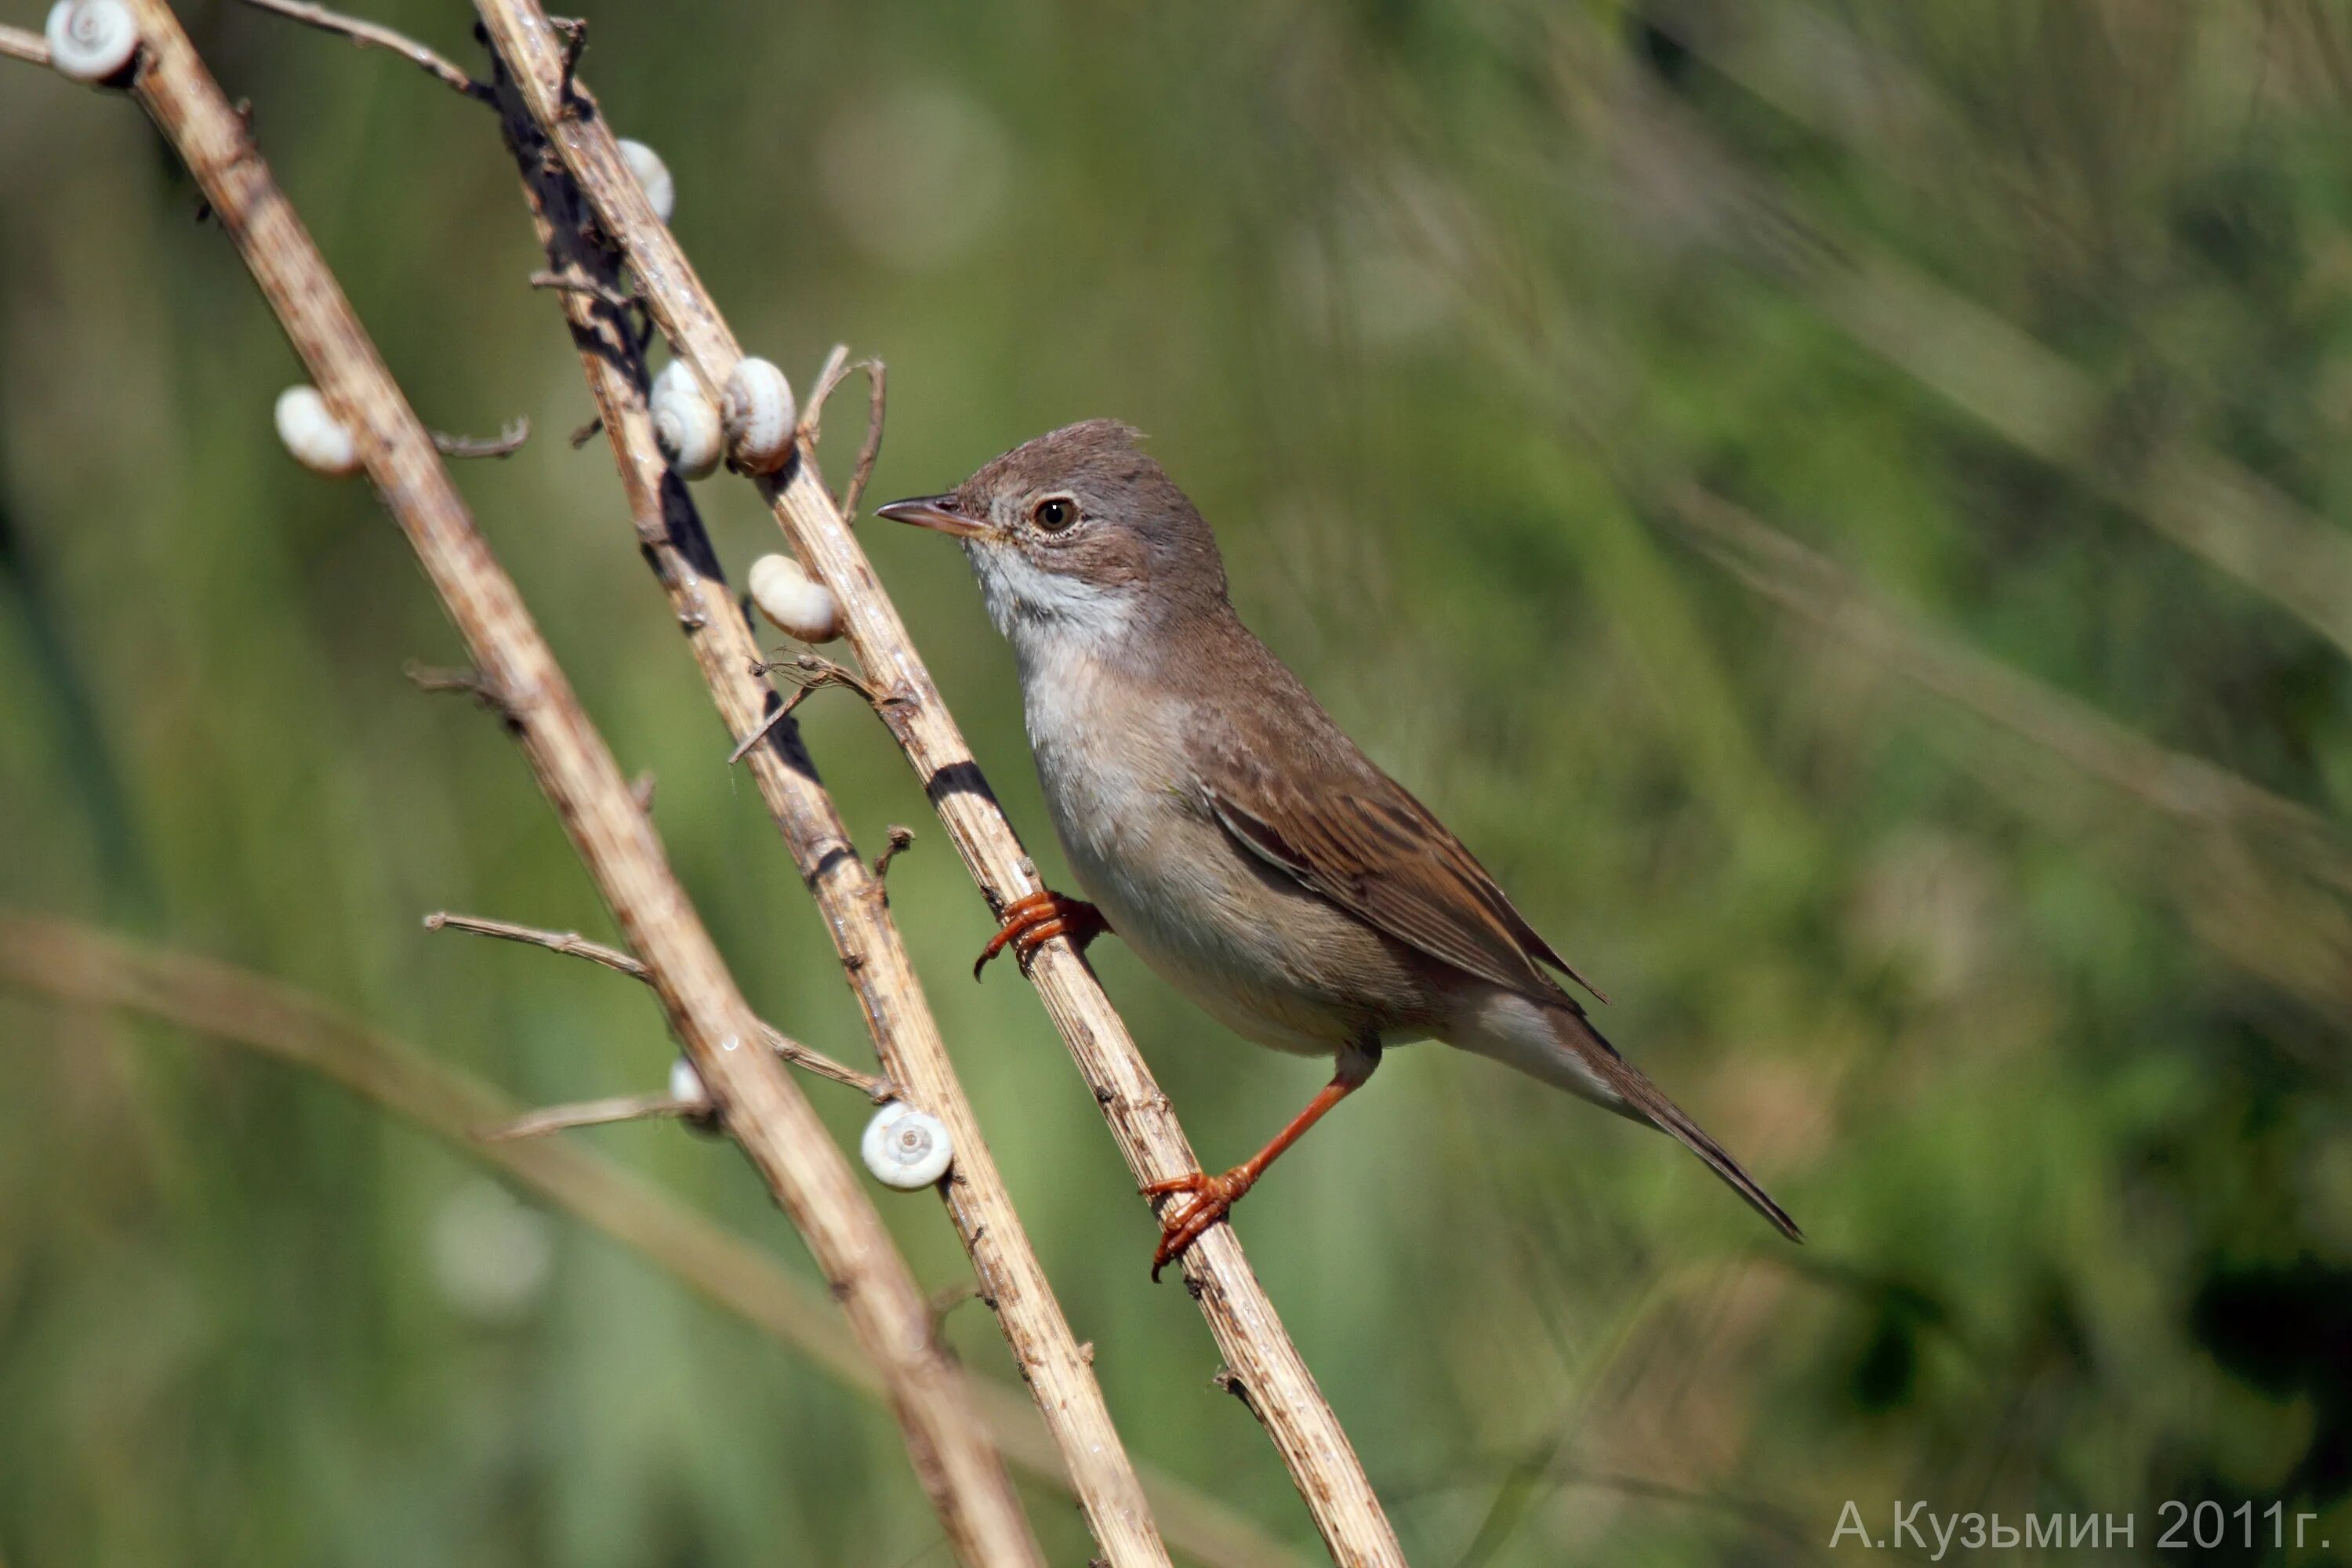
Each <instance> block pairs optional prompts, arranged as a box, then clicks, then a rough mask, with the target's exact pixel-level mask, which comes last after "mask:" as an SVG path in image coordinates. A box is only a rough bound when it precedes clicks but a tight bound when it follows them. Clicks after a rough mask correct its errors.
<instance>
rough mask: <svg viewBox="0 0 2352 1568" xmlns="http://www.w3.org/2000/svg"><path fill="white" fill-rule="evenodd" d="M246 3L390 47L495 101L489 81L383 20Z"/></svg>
mask: <svg viewBox="0 0 2352 1568" xmlns="http://www.w3.org/2000/svg"><path fill="white" fill-rule="evenodd" d="M245 3H246V4H247V5H251V6H253V7H254V8H255V9H256V10H260V11H272V12H275V13H277V14H278V16H284V17H286V18H287V19H288V20H289V21H294V22H299V23H301V24H302V25H303V26H306V27H316V28H318V29H319V30H320V32H322V33H333V34H335V35H337V36H338V37H344V38H348V39H350V40H351V41H352V43H353V44H356V45H358V46H359V47H362V48H377V49H389V50H391V51H392V52H393V53H394V54H396V55H398V56H400V57H401V58H404V59H405V60H407V61H408V62H409V64H411V65H414V66H416V67H417V68H420V69H422V70H423V71H424V72H425V74H426V75H427V76H431V77H436V78H437V79H440V80H441V81H442V82H444V83H446V85H447V86H449V87H451V88H453V89H456V90H457V91H458V92H460V93H463V94H464V95H465V96H466V97H467V98H470V99H472V100H474V101H475V102H477V103H488V102H489V101H490V100H491V93H490V89H489V86H488V83H486V82H478V81H476V80H475V79H473V78H472V77H470V76H468V75H467V74H466V73H465V72H464V71H462V70H460V69H458V68H457V67H456V66H455V65H453V64H451V63H450V62H449V61H448V60H447V59H446V58H443V57H442V56H441V55H439V54H437V53H436V52H435V51H434V50H432V49H429V48H427V47H425V46H424V45H423V44H420V43H418V42H417V41H416V40H415V39H414V38H412V37H407V36H406V35H405V34H403V33H398V32H395V31H394V30H393V29H392V28H390V27H386V26H382V25H381V24H379V23H375V22H363V21H362V20H360V19H359V18H358V17H356V16H344V15H343V14H342V13H341V12H340V11H330V10H328V9H327V8H326V7H325V6H324V5H307V4H304V3H303V0H245Z"/></svg>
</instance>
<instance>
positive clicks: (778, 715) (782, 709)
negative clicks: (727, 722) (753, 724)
mask: <svg viewBox="0 0 2352 1568" xmlns="http://www.w3.org/2000/svg"><path fill="white" fill-rule="evenodd" d="M815 689H816V687H815V686H814V684H811V685H808V686H803V687H802V688H801V689H799V690H797V691H795V692H793V694H792V695H791V696H790V697H787V698H785V699H784V700H782V702H779V703H777V704H776V706H775V707H774V708H773V709H772V710H770V712H769V714H768V716H767V717H766V718H764V719H762V720H761V721H760V726H759V728H758V729H756V730H753V731H751V733H750V734H748V735H746V736H744V737H743V738H742V739H741V740H740V741H738V742H735V749H734V750H733V751H731V752H728V753H727V765H728V766H729V767H730V768H731V767H733V766H734V765H735V764H736V763H740V762H741V761H742V760H743V758H744V756H745V755H746V753H748V752H750V751H751V748H752V747H754V746H756V745H758V744H759V743H760V742H762V741H764V740H766V739H767V738H768V736H769V734H770V733H771V732H772V731H774V729H775V727H776V726H777V725H779V724H781V723H782V722H784V721H786V720H787V719H790V718H791V717H792V716H793V709H795V708H798V707H799V706H800V705H801V704H802V703H803V702H805V701H807V700H808V696H809V693H810V692H812V691H814V690H815Z"/></svg>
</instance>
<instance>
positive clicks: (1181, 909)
mask: <svg viewBox="0 0 2352 1568" xmlns="http://www.w3.org/2000/svg"><path fill="white" fill-rule="evenodd" d="M1022 654H1023V657H1022V686H1023V692H1024V707H1025V710H1026V718H1027V722H1028V730H1029V742H1030V747H1031V750H1032V751H1033V752H1034V753H1035V756H1036V761H1037V773H1038V778H1039V781H1040V782H1041V783H1042V784H1044V786H1045V805H1046V810H1047V813H1048V815H1049V816H1051V817H1052V819H1053V823H1054V831H1055V837H1058V838H1059V839H1060V840H1061V843H1062V848H1063V852H1064V853H1065V854H1066V855H1067V856H1068V858H1069V861H1070V868H1071V870H1072V871H1073V872H1074V873H1076V877H1077V879H1078V882H1079V884H1080V886H1081V887H1082V888H1083V889H1085V891H1086V895H1087V897H1088V898H1089V899H1091V900H1094V901H1095V903H1096V904H1097V905H1098V906H1100V908H1101V910H1102V911H1103V913H1104V914H1105V915H1106V916H1107V917H1108V919H1109V921H1110V923H1111V927H1112V929H1113V930H1114V931H1116V932H1117V933H1118V936H1119V937H1120V938H1121V939H1123V940H1124V941H1125V942H1127V944H1128V945H1129V947H1130V948H1132V949H1133V950H1134V951H1135V952H1136V954H1137V955H1138V956H1139V957H1140V958H1141V959H1143V961H1144V962H1145V963H1148V964H1150V966H1151V967H1152V968H1153V969H1154V970H1155V971H1157V972H1158V973H1160V976H1161V977H1162V978H1164V979H1166V980H1167V981H1168V982H1169V983H1170V984H1172V985H1174V986H1175V987H1176V988H1177V989H1178V990H1180V991H1181V992H1183V993H1184V994H1186V995H1187V996H1188V997H1190V998H1191V999H1192V1002H1193V1003H1194V1004H1195V1005H1198V1006H1200V1007H1201V1008H1202V1010H1203V1011H1205V1012H1207V1013H1208V1014H1210V1015H1211V1016H1213V1017H1215V1018H1216V1019H1217V1020H1218V1021H1219V1022H1221V1023H1223V1024H1224V1025H1225V1026H1227V1027H1229V1028H1231V1029H1233V1030H1234V1032H1235V1033H1236V1034H1239V1035H1242V1036H1244V1037H1247V1038H1249V1039H1253V1040H1255V1041H1258V1042H1259V1043H1261V1044H1264V1045H1269V1046H1274V1047H1279V1048H1281V1049H1286V1050H1296V1051H1304V1052H1311V1053H1316V1054H1323V1053H1328V1052H1329V1051H1332V1050H1334V1049H1336V1048H1337V1047H1339V1046H1340V1045H1343V1044H1346V1043H1348V1042H1349V1041H1350V1040H1356V1039H1360V1038H1361V1037H1363V1036H1364V1035H1365V1034H1366V1033H1367V1032H1371V1033H1376V1034H1379V1033H1386V1034H1391V1035H1392V1036H1394V1037H1409V1036H1411V1035H1412V1034H1414V1033H1417V1032H1419V1031H1418V1030H1417V1029H1415V1028H1412V1027H1411V1026H1401V1025H1400V1020H1401V1019H1402V1016H1404V1015H1405V1014H1408V1013H1410V1012H1412V1011H1413V1010H1414V1008H1415V1007H1416V1006H1417V1005H1418V1001H1419V996H1418V984H1417V982H1415V981H1414V980H1413V979H1412V977H1411V976H1409V975H1408V974H1407V973H1405V971H1404V969H1403V967H1402V965H1401V964H1400V963H1398V961H1397V960H1396V958H1395V957H1394V955H1393V953H1392V952H1391V949H1390V944H1388V943H1387V942H1385V941H1383V939H1381V938H1380V937H1378V936H1377V935H1375V934H1374V933H1373V932H1372V931H1370V929H1369V928H1367V927H1365V926H1364V925H1362V924H1361V923H1360V922H1359V921H1356V920H1354V919H1353V918H1352V917H1350V916H1348V915H1346V914H1345V913H1343V912H1342V911H1340V910H1338V909H1337V908H1336V907H1334V906H1332V905H1330V904H1328V903H1327V902H1326V901H1325V900H1322V899H1320V898H1318V897H1317V896H1315V895H1314V894H1312V893H1309V892H1307V890H1306V889H1303V888H1301V887H1299V886H1298V885H1297V883H1296V882H1295V881H1293V880H1292V879H1290V878H1289V877H1287V876H1286V875H1285V874H1283V873H1281V872H1279V871H1277V870H1276V869H1274V868H1271V867H1268V866H1267V865H1265V862H1263V861H1261V860H1259V859H1258V858H1256V857H1255V856H1252V855H1250V854H1248V853H1246V852H1245V851H1244V850H1242V849H1241V848H1240V847H1238V846H1236V845H1235V844H1234V841H1233V839H1232V837H1230V836H1229V835H1228V834H1227V833H1226V832H1225V830H1224V829H1223V827H1222V826H1219V824H1218V823H1217V822H1216V820H1215V818H1214V817H1213V816H1212V815H1211V814H1210V813H1209V811H1208V810H1207V809H1206V806H1205V804H1204V801H1203V795H1202V790H1201V788H1200V787H1199V784H1198V781H1197V780H1196V779H1195V778H1194V776H1193V769H1192V762H1191V760H1190V748H1189V746H1188V744H1187V742H1188V737H1189V736H1190V734H1191V733H1192V731H1193V729H1194V727H1196V726H1198V725H1201V724H1205V723H1213V722H1214V721H1215V717H1214V715H1213V714H1203V713H1201V712H1199V711H1198V710H1197V709H1196V708H1195V707H1194V705H1193V704H1192V702H1191V701H1190V700H1186V699H1184V698H1181V697H1179V696H1176V695H1174V694H1171V693H1168V692H1165V691H1163V690H1160V689H1153V688H1151V687H1150V686H1148V685H1145V684H1143V683H1141V682H1139V681H1138V680H1137V679H1135V678H1134V677H1132V676H1130V675H1129V674H1127V673H1126V672H1125V671H1121V670H1117V669H1113V668H1106V667H1105V666H1104V665H1103V664H1102V663H1100V662H1099V661H1097V660H1095V659H1092V658H1087V657H1085V656H1083V655H1080V654H1075V653H1071V652H1067V651H1061V652H1056V651H1055V650H1051V649H1038V648H1029V649H1024V650H1022Z"/></svg>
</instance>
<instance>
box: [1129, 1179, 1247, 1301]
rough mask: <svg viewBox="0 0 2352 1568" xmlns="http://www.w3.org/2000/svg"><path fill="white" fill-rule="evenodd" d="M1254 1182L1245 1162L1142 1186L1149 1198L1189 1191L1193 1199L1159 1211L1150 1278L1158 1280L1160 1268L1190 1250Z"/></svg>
mask: <svg viewBox="0 0 2352 1568" xmlns="http://www.w3.org/2000/svg"><path fill="white" fill-rule="evenodd" d="M1256 1183H1257V1173H1255V1172H1254V1171H1252V1170H1251V1169H1250V1168H1249V1167H1248V1166H1247V1165H1236V1166H1234V1168H1233V1169H1232V1170H1230V1171H1227V1172H1226V1173H1224V1174H1223V1175H1222V1176H1212V1175H1210V1174H1209V1173H1206V1172H1204V1171H1195V1172H1193V1173H1192V1174H1191V1175H1189V1176H1176V1177H1172V1178H1171V1179H1170V1180H1168V1181H1165V1182H1154V1183H1152V1184H1150V1185H1149V1186H1147V1187H1145V1188H1144V1189H1143V1195H1144V1196H1145V1197H1148V1198H1159V1197H1166V1196H1168V1195H1170V1194H1174V1193H1189V1194H1192V1202H1190V1203H1185V1204H1171V1205H1169V1206H1168V1207H1167V1208H1165V1209H1162V1210H1161V1211H1160V1250H1158V1251H1157V1252H1154V1253H1153V1254H1152V1255H1151V1280H1152V1283H1153V1284H1155V1285H1156V1284H1158V1283H1159V1282H1160V1270H1161V1269H1163V1268H1167V1267H1168V1266H1169V1265H1170V1264H1171V1263H1173V1262H1175V1261H1176V1260H1177V1259H1178V1258H1181V1257H1183V1256H1184V1254H1185V1253H1187V1252H1188V1251H1190V1250H1192V1244H1193V1243H1194V1242H1196V1241H1198V1240H1200V1239H1201V1237H1202V1236H1203V1235H1204V1234H1206V1233H1207V1231H1208V1228H1209V1227H1210V1226H1213V1225H1215V1224H1216V1223H1217V1222H1218V1221H1220V1220H1222V1219H1223V1218H1224V1217H1225V1212H1226V1211H1227V1210H1228V1209H1231V1208H1232V1207H1233V1206H1234V1205H1235V1204H1237V1203H1239V1202H1240V1201H1241V1197H1242V1194H1244V1193H1245V1192H1248V1191H1249V1190H1250V1188H1251V1187H1252V1186H1254V1185H1255V1184H1256Z"/></svg>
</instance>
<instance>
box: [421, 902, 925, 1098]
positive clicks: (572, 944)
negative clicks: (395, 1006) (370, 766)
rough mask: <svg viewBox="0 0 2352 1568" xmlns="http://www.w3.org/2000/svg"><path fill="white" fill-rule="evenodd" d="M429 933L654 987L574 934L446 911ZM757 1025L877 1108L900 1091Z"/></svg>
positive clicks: (785, 1053) (608, 950)
mask: <svg viewBox="0 0 2352 1568" xmlns="http://www.w3.org/2000/svg"><path fill="white" fill-rule="evenodd" d="M425 930H426V931H469V932H471V933H472V934H474V935H476V936H495V937H499V938H501V939H503V940H505V941H507V942H522V943H524V944H526V945H528V946H530V947H543V948H545V949H547V950H548V952H563V953H570V954H571V955H572V957H574V958H584V959H586V960H587V961H588V962H589V963H599V964H602V965H604V967H605V968H607V969H612V970H617V971H619V972H620V973H623V974H625V975H627V976H629V977H630V978H631V979H633V980H642V981H644V982H645V983H646V984H648V985H651V984H653V983H654V978H653V976H652V975H651V974H649V973H646V966H645V965H644V964H642V963H638V962H637V961H636V960H635V959H634V958H632V957H630V956H629V955H628V954H627V953H625V952H622V951H621V950H620V949H619V948H617V947H606V946H605V945H604V943H603V942H590V941H589V940H588V939H587V938H585V937H583V936H582V935H581V934H580V933H579V932H578V931H542V930H541V929H540V928H539V927H537V926H525V925H516V924H515V923H514V922H513V921H488V920H483V919H482V918H480V917H479V916H478V915H455V914H451V913H450V912H449V911H448V910H436V911H435V912H433V913H432V914H429V915H426V916H425ZM753 1023H754V1024H756V1025H757V1026H758V1027H759V1033H760V1039H761V1043H763V1044H764V1045H766V1046H767V1047H768V1048H769V1049H770V1050H772V1051H773V1052H775V1053H776V1055H778V1056H780V1057H782V1058H784V1060H786V1061H788V1062H790V1063H792V1064H793V1066H794V1067H796V1068H802V1069H803V1070H804V1071H808V1072H813V1073H814V1074H816V1076H817V1077H819V1078H828V1079H832V1080H833V1081H834V1082H835V1083H841V1084H847V1085H848V1086H849V1087H850V1088H852V1089H858V1090H860V1091H862V1092H863V1093H864V1094H865V1096H866V1098H867V1099H868V1100H873V1101H874V1102H875V1103H876V1104H877V1105H879V1104H880V1103H881V1102H882V1101H884V1100H888V1099H889V1098H891V1096H892V1095H894V1094H896V1093H897V1092H898V1090H897V1089H896V1087H895V1086H894V1085H893V1084H892V1083H891V1082H890V1080H889V1079H880V1078H876V1077H875V1076H874V1075H873V1074H872V1073H865V1072H859V1071H858V1070H857V1069H856V1068H853V1067H844V1066H843V1065H842V1064H841V1063H839V1062H837V1061H835V1060H834V1059H833V1058H831V1057H829V1056H826V1055H825V1054H824V1052H823V1051H820V1050H818V1049H816V1048H815V1047H814V1046H804V1045H803V1044H801V1043H800V1042H799V1041H798V1040H795V1039H793V1037H791V1036H790V1035H787V1034H785V1033H784V1032H783V1031H782V1029H779V1028H777V1027H776V1026H774V1025H773V1024H771V1023H769V1022H767V1021H766V1020H765V1019H754V1020H753Z"/></svg>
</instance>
